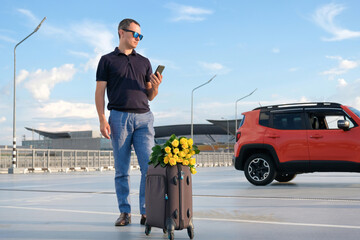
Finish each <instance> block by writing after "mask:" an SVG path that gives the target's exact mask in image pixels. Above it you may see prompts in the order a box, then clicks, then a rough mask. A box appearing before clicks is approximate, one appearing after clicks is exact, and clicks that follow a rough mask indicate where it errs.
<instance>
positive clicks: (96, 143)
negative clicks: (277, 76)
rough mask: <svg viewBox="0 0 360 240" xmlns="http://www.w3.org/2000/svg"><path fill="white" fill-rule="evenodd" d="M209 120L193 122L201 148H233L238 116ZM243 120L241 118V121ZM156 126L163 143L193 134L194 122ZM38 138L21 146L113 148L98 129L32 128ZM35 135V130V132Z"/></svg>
mask: <svg viewBox="0 0 360 240" xmlns="http://www.w3.org/2000/svg"><path fill="white" fill-rule="evenodd" d="M208 121H209V122H210V124H194V125H193V127H194V142H195V144H196V145H198V147H199V148H200V150H202V151H232V150H233V146H234V142H235V120H208ZM240 122H241V120H238V123H240ZM154 128H155V142H156V143H157V144H162V143H164V142H165V141H166V140H167V139H169V137H170V136H171V135H172V134H175V135H176V136H178V137H179V136H184V137H190V135H191V125H190V124H182V125H167V126H157V127H154ZM26 129H27V130H29V131H31V132H33V133H37V134H38V135H39V140H34V139H32V140H26V139H24V140H23V141H22V147H26V148H36V149H78V150H112V145H111V141H110V140H108V139H106V138H104V137H102V136H101V134H100V132H99V131H91V130H89V131H68V132H67V131H65V132H47V131H42V130H38V129H33V128H27V127H26ZM33 135H34V134H33Z"/></svg>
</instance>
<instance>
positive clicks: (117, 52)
mask: <svg viewBox="0 0 360 240" xmlns="http://www.w3.org/2000/svg"><path fill="white" fill-rule="evenodd" d="M114 54H115V55H120V54H123V53H122V52H120V50H119V48H118V47H116V48H115V50H114ZM130 55H137V53H136V51H135V49H133V50H132V52H131V53H130Z"/></svg>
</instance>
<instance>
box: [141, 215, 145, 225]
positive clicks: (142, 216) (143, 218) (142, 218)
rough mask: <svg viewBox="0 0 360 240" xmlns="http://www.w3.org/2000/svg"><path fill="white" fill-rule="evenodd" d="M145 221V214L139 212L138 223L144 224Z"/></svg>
mask: <svg viewBox="0 0 360 240" xmlns="http://www.w3.org/2000/svg"><path fill="white" fill-rule="evenodd" d="M145 223H146V215H144V214H141V219H140V224H141V225H145Z"/></svg>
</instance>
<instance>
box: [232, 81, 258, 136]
mask: <svg viewBox="0 0 360 240" xmlns="http://www.w3.org/2000/svg"><path fill="white" fill-rule="evenodd" d="M256 90H257V88H255V90H254V91H252V92H251V93H249V94H248V95H246V96H244V97H242V98H239V99H238V100H236V102H235V136H236V131H237V103H238V102H239V101H240V100H243V99H244V98H247V97H249V96H250V95H252V94H253V93H254V92H255V91H256Z"/></svg>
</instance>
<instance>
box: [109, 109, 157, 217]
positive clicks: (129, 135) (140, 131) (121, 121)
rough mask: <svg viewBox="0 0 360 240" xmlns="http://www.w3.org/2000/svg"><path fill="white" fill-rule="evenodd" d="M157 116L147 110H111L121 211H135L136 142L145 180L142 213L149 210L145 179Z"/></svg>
mask: <svg viewBox="0 0 360 240" xmlns="http://www.w3.org/2000/svg"><path fill="white" fill-rule="evenodd" d="M153 122H154V116H153V114H152V113H151V112H150V111H149V112H147V113H141V114H139V113H128V112H120V111H116V110H111V111H110V117H109V124H110V128H111V142H112V146H113V151H114V159H115V163H114V167H115V190H116V196H117V200H118V204H119V210H120V212H121V213H131V206H130V197H129V194H130V176H129V172H130V157H131V145H133V147H134V150H135V153H136V155H137V158H138V162H139V166H140V172H141V180H140V193H139V206H140V214H146V213H145V181H146V173H147V169H148V162H149V158H150V154H151V151H152V147H153V146H154V143H155V142H154V135H155V131H154V127H153Z"/></svg>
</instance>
